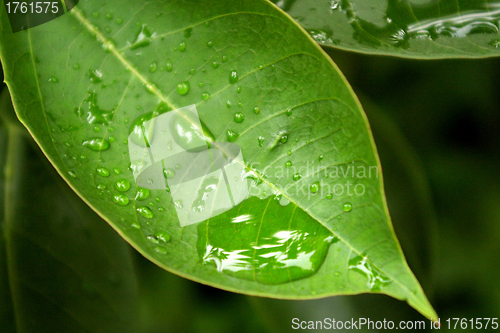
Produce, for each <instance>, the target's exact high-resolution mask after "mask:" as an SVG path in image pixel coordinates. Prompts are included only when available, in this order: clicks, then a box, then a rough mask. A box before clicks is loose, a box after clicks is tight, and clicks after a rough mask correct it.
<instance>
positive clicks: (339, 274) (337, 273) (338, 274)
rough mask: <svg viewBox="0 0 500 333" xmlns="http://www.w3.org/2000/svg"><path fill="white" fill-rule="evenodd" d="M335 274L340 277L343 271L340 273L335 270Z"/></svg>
mask: <svg viewBox="0 0 500 333" xmlns="http://www.w3.org/2000/svg"><path fill="white" fill-rule="evenodd" d="M333 275H335V276H337V277H338V276H341V275H342V273H340V272H335V273H333Z"/></svg>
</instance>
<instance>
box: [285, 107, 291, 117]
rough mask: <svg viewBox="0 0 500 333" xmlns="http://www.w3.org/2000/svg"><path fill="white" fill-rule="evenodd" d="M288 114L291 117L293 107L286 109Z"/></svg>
mask: <svg viewBox="0 0 500 333" xmlns="http://www.w3.org/2000/svg"><path fill="white" fill-rule="evenodd" d="M286 115H287V116H289V117H290V116H291V115H292V109H288V110H286Z"/></svg>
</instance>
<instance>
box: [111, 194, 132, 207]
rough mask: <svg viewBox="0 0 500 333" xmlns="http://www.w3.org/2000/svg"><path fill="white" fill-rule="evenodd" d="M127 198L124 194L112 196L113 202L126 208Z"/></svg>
mask: <svg viewBox="0 0 500 333" xmlns="http://www.w3.org/2000/svg"><path fill="white" fill-rule="evenodd" d="M129 201H130V200H129V198H128V197H127V196H126V195H125V194H121V193H120V194H115V195H113V202H114V203H115V204H117V205H120V206H126V205H128V203H129Z"/></svg>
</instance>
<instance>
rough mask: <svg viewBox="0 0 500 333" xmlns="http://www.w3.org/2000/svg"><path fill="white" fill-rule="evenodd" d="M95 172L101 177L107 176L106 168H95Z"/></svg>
mask: <svg viewBox="0 0 500 333" xmlns="http://www.w3.org/2000/svg"><path fill="white" fill-rule="evenodd" d="M97 174H98V175H99V176H101V177H109V170H108V169H106V168H97Z"/></svg>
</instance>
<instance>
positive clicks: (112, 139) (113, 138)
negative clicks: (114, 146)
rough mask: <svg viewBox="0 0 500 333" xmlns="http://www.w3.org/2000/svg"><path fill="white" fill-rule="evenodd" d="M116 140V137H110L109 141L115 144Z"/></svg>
mask: <svg viewBox="0 0 500 333" xmlns="http://www.w3.org/2000/svg"><path fill="white" fill-rule="evenodd" d="M115 140H116V138H115V137H114V136H110V137H109V138H108V141H109V142H110V143H113V142H115Z"/></svg>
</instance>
